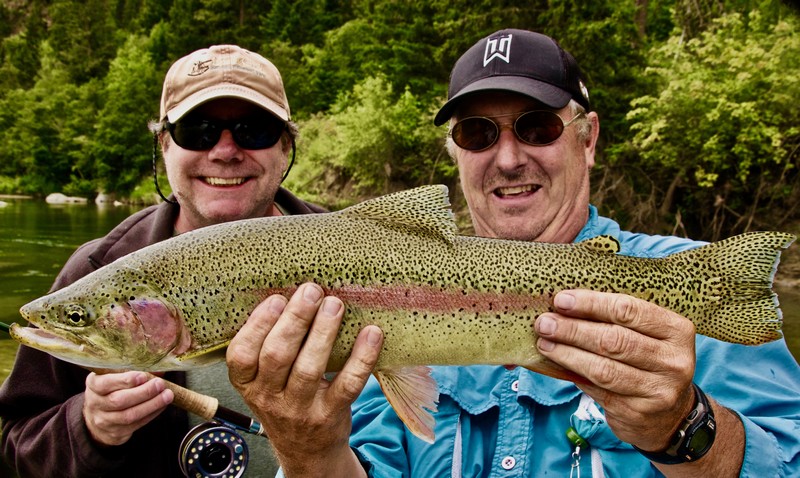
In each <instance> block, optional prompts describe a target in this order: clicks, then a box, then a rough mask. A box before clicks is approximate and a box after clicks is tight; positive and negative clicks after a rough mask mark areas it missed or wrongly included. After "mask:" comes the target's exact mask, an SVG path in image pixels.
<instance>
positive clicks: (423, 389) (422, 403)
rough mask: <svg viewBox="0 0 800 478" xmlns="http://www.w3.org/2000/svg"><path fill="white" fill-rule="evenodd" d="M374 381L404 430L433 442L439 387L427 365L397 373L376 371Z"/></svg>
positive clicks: (407, 368) (396, 371)
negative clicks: (405, 428)
mask: <svg viewBox="0 0 800 478" xmlns="http://www.w3.org/2000/svg"><path fill="white" fill-rule="evenodd" d="M375 378H376V379H378V383H379V384H380V386H381V390H383V394H384V395H385V396H386V400H388V401H389V404H390V405H391V406H392V408H393V409H394V411H395V413H397V416H398V417H399V418H400V420H401V421H402V422H403V423H404V424H405V425H406V427H407V428H408V429H409V430H410V431H411V433H413V434H414V435H416V436H417V437H418V438H420V439H421V440H424V441H426V442H428V443H433V442H434V439H435V436H434V431H433V427H434V424H435V420H434V418H433V415H431V412H435V411H437V407H436V404H437V403H438V401H439V387H438V385H437V384H436V381H435V380H434V379H433V377H431V369H430V368H429V367H426V366H415V367H405V368H402V369H399V370H381V371H377V372H375Z"/></svg>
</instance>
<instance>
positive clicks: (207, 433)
mask: <svg viewBox="0 0 800 478" xmlns="http://www.w3.org/2000/svg"><path fill="white" fill-rule="evenodd" d="M178 459H179V460H180V465H181V471H182V472H183V474H184V475H186V476H187V477H188V478H239V477H241V476H242V475H243V474H244V470H245V468H247V462H248V459H249V452H248V449H247V443H246V442H245V441H244V439H243V438H242V436H241V435H239V434H238V433H236V430H234V429H233V428H231V427H228V426H226V425H224V424H222V423H219V422H214V421H212V422H206V423H201V424H200V425H197V426H196V427H194V428H192V429H191V430H190V431H189V433H187V434H186V436H185V437H183V441H182V442H181V446H180V452H179V456H178Z"/></svg>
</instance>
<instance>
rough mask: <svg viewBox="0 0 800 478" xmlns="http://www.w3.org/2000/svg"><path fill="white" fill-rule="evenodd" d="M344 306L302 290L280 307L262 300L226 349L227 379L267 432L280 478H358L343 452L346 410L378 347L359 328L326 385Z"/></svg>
mask: <svg viewBox="0 0 800 478" xmlns="http://www.w3.org/2000/svg"><path fill="white" fill-rule="evenodd" d="M343 315H344V305H343V304H342V302H341V301H340V300H339V299H337V298H335V297H323V291H322V289H321V288H320V287H319V286H317V285H315V284H303V285H302V286H300V288H299V289H298V290H297V292H296V293H295V294H294V295H293V296H292V298H291V300H289V301H288V302H287V300H286V299H285V298H284V297H282V296H279V295H276V296H272V297H269V298H267V299H266V300H265V301H264V302H262V303H261V304H260V305H259V306H258V307H256V309H255V310H254V311H253V313H252V314H251V315H250V317H249V318H248V320H247V322H246V323H245V325H244V326H243V327H242V329H241V330H240V331H239V333H237V334H236V337H234V339H233V340H232V341H231V343H230V345H229V346H228V353H227V361H228V374H229V376H230V379H231V383H232V384H233V385H234V387H236V389H237V390H238V391H239V393H241V394H242V397H243V398H244V400H245V402H246V403H247V405H248V406H249V407H250V408H251V409H252V410H253V412H254V413H255V414H256V416H257V417H258V419H259V421H261V423H262V425H263V426H264V428H265V429H266V431H267V435H268V436H269V438H270V441H271V443H272V446H273V447H274V448H275V452H276V455H277V456H278V459H279V461H280V463H281V466H282V467H283V472H284V474H285V475H286V476H353V477H355V476H359V475H358V474H357V473H360V474H361V475H363V468H362V467H361V466H360V464H359V463H358V460H357V458H356V456H355V454H353V452H352V451H351V450H350V447H349V437H350V430H351V424H352V422H351V415H350V405H351V404H352V403H353V402H354V401H355V399H356V398H357V397H358V395H359V393H361V390H363V388H364V385H365V384H366V382H367V379H369V375H370V373H371V372H372V369H373V368H374V366H375V364H376V363H377V360H378V355H379V353H380V350H381V345H382V342H383V334H382V332H381V330H380V329H379V328H377V327H375V326H368V327H365V328H364V329H363V330H362V331H361V332H360V333H359V335H358V338H357V340H356V343H355V345H354V347H353V351H352V354H351V356H350V358H349V359H348V361H347V363H346V364H345V366H344V368H343V369H342V370H341V371H340V372H339V373H338V374H337V375H336V377H335V378H333V379H332V380H330V381H329V380H326V379H325V376H324V374H325V372H326V366H327V364H328V358H329V356H330V354H331V350H332V348H333V344H334V342H335V340H336V336H337V334H338V332H339V326H340V325H341V321H342V317H343Z"/></svg>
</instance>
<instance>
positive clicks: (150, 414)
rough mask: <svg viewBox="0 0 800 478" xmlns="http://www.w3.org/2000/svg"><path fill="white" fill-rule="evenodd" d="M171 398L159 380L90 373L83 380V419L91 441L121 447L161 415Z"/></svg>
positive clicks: (130, 374)
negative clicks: (84, 388)
mask: <svg viewBox="0 0 800 478" xmlns="http://www.w3.org/2000/svg"><path fill="white" fill-rule="evenodd" d="M172 398H173V394H172V391H171V390H168V389H166V388H165V386H164V382H163V381H162V380H161V379H157V378H149V377H148V374H146V373H144V372H123V373H109V374H103V375H98V374H96V373H91V374H89V376H87V377H86V393H85V394H84V402H83V419H84V421H85V422H86V427H87V428H88V429H89V432H90V433H91V434H92V438H94V440H95V441H97V442H98V443H100V444H102V445H107V446H113V445H121V444H123V443H125V442H127V441H128V440H129V439H130V437H131V435H133V432H135V431H136V430H138V429H139V428H141V427H143V426H145V425H146V424H147V423H149V422H150V421H151V420H153V419H154V418H155V417H156V416H158V414H159V413H161V412H162V411H164V409H165V408H166V407H167V405H169V404H170V403H172Z"/></svg>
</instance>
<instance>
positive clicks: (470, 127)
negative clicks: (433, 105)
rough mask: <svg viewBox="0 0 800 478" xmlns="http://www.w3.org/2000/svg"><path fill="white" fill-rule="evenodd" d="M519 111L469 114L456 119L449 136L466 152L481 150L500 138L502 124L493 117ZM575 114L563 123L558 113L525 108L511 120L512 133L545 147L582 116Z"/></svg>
mask: <svg viewBox="0 0 800 478" xmlns="http://www.w3.org/2000/svg"><path fill="white" fill-rule="evenodd" d="M517 114H519V113H512V114H507V115H498V116H493V117H491V118H489V117H486V116H470V117H469V118H464V119H462V120H460V121H459V122H457V123H456V124H455V125H454V126H453V128H452V129H451V130H450V132H449V133H448V135H449V136H450V137H451V138H453V142H454V143H456V145H458V147H459V148H462V149H466V150H468V151H483V150H484V149H489V148H491V147H492V146H493V145H494V144H495V143H496V142H497V139H498V138H499V137H500V129H501V125H500V124H498V123H497V122H496V121H495V120H494V118H502V117H504V116H514V115H517ZM583 115H584V113H578V114H577V115H575V116H574V117H573V118H572V119H571V120H569V121H567V122H566V123H565V122H564V120H563V119H561V117H560V116H558V115H557V114H555V113H553V112H552V111H547V110H536V111H528V112H526V113H522V114H519V116H517V119H515V120H514V127H513V128H512V129H513V130H514V134H515V135H516V136H517V139H519V140H520V141H522V142H523V143H525V144H529V145H531V146H545V145H548V144H550V143H552V142H554V141H555V140H557V139H558V138H560V137H561V133H563V132H564V128H566V127H567V126H569V125H570V124H572V122H573V121H575V120H576V119H578V118H580V117H581V116H583Z"/></svg>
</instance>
